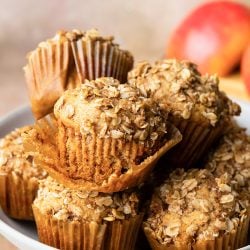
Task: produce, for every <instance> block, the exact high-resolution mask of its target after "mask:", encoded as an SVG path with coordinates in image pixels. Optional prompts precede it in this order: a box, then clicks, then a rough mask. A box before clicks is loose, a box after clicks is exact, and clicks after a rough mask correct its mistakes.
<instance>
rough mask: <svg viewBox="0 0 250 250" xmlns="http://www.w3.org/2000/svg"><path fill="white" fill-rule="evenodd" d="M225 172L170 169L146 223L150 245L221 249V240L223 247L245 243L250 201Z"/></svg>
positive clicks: (154, 246)
mask: <svg viewBox="0 0 250 250" xmlns="http://www.w3.org/2000/svg"><path fill="white" fill-rule="evenodd" d="M226 175H227V173H224V174H223V175H221V176H218V177H215V176H213V174H211V173H210V172H209V171H208V170H207V169H201V170H199V169H190V170H188V171H187V172H185V171H184V170H183V169H177V170H175V171H174V172H173V173H171V174H170V177H169V178H168V179H167V180H166V181H165V182H164V183H163V184H162V185H161V186H160V187H159V188H157V189H156V190H155V193H154V195H153V198H152V201H151V205H150V209H149V213H148V217H147V219H146V221H145V223H144V231H145V233H146V235H147V238H148V239H149V242H150V244H151V247H152V248H153V249H157V247H156V246H157V245H158V246H161V247H162V248H161V249H171V247H175V248H176V249H182V248H181V247H184V248H185V249H186V248H187V249H191V248H194V249H196V247H198V248H199V247H201V248H199V249H208V247H210V248H209V249H222V248H216V246H217V247H218V244H219V242H221V243H220V244H222V246H221V247H223V249H229V248H231V249H236V248H238V247H241V246H243V245H244V243H245V240H246V237H247V226H248V223H249V213H248V211H247V204H248V203H249V201H248V199H247V198H246V197H244V198H243V199H241V198H242V197H239V196H238V194H237V192H236V191H235V190H234V188H233V187H232V186H231V183H230V181H229V180H228V179H227V178H226ZM235 234H236V235H237V236H235ZM235 237H238V238H237V239H236V238H235ZM164 247H165V248H164ZM202 247H203V248H202Z"/></svg>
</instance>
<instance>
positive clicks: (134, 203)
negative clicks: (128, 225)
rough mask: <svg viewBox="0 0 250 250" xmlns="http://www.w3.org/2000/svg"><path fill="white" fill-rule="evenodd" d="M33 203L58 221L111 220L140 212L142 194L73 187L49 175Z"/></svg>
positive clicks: (42, 181) (41, 182) (126, 217)
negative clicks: (65, 185)
mask: <svg viewBox="0 0 250 250" xmlns="http://www.w3.org/2000/svg"><path fill="white" fill-rule="evenodd" d="M34 205H35V206H37V207H39V209H41V212H42V213H44V214H51V215H52V216H53V217H54V218H56V219H58V220H64V221H65V220H73V221H80V220H84V221H96V222H105V221H109V222H111V221H115V220H124V219H128V218H129V217H134V216H136V215H138V213H139V195H138V193H137V192H132V191H129V190H127V191H123V192H118V193H113V194H104V193H98V192H94V191H92V192H86V191H78V190H72V189H69V188H66V187H64V186H63V185H61V184H59V183H58V182H56V181H55V180H53V179H52V178H51V177H47V178H46V179H45V180H41V181H40V185H39V190H38V195H37V198H36V199H35V201H34Z"/></svg>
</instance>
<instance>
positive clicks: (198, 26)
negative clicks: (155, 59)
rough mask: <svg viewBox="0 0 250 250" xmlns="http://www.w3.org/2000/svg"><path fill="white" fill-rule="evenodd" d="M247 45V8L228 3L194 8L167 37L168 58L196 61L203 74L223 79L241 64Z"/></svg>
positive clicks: (249, 33) (249, 19)
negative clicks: (212, 74) (214, 75)
mask: <svg viewBox="0 0 250 250" xmlns="http://www.w3.org/2000/svg"><path fill="white" fill-rule="evenodd" d="M249 42H250V9H249V7H247V6H245V5H242V4H240V3H236V2H231V1H213V2H207V3H205V4H203V5H201V6H199V7H198V8H197V9H195V10H194V11H193V12H192V13H191V14H190V15H189V16H187V17H186V19H185V20H184V21H183V22H182V23H181V24H180V25H179V27H177V29H176V30H175V31H174V33H173V35H172V36H171V37H170V40H169V44H168V47H167V53H166V57H167V58H177V59H187V60H190V61H193V62H195V63H196V64H198V66H199V70H200V71H201V72H202V73H217V74H218V75H220V76H224V75H226V74H228V73H230V72H231V71H232V70H233V69H234V68H235V67H236V66H237V65H239V63H240V59H241V56H242V54H243V51H244V50H245V48H246V47H247V45H248V43H249Z"/></svg>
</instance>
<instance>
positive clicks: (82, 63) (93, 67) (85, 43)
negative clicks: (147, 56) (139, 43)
mask: <svg viewBox="0 0 250 250" xmlns="http://www.w3.org/2000/svg"><path fill="white" fill-rule="evenodd" d="M112 40H113V39H104V38H102V37H88V38H86V37H83V38H81V39H78V40H75V41H72V50H73V54H74V59H75V64H76V69H77V72H78V74H79V78H80V80H81V82H83V81H84V80H85V79H88V80H94V79H96V78H98V77H104V76H105V77H113V78H115V79H117V80H119V81H120V82H121V83H125V82H126V81H127V74H128V72H129V71H130V70H131V69H132V67H133V56H132V55H131V54H130V53H129V52H127V51H124V50H121V49H120V48H119V46H118V45H117V44H114V43H113V42H112Z"/></svg>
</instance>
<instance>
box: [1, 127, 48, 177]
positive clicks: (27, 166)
mask: <svg viewBox="0 0 250 250" xmlns="http://www.w3.org/2000/svg"><path fill="white" fill-rule="evenodd" d="M31 128H32V127H31V126H26V127H22V128H18V129H16V130H14V131H12V132H11V133H9V134H8V135H6V136H5V137H4V138H2V139H1V140H0V172H2V173H12V174H13V175H16V176H18V177H21V178H23V179H30V178H35V179H43V178H45V177H46V176H47V173H46V172H45V171H44V170H42V169H40V168H39V167H38V166H36V164H35V163H34V162H33V158H32V156H29V155H27V154H26V153H25V152H24V148H23V140H22V137H21V134H22V133H25V132H27V131H29V130H30V129H31Z"/></svg>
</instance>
